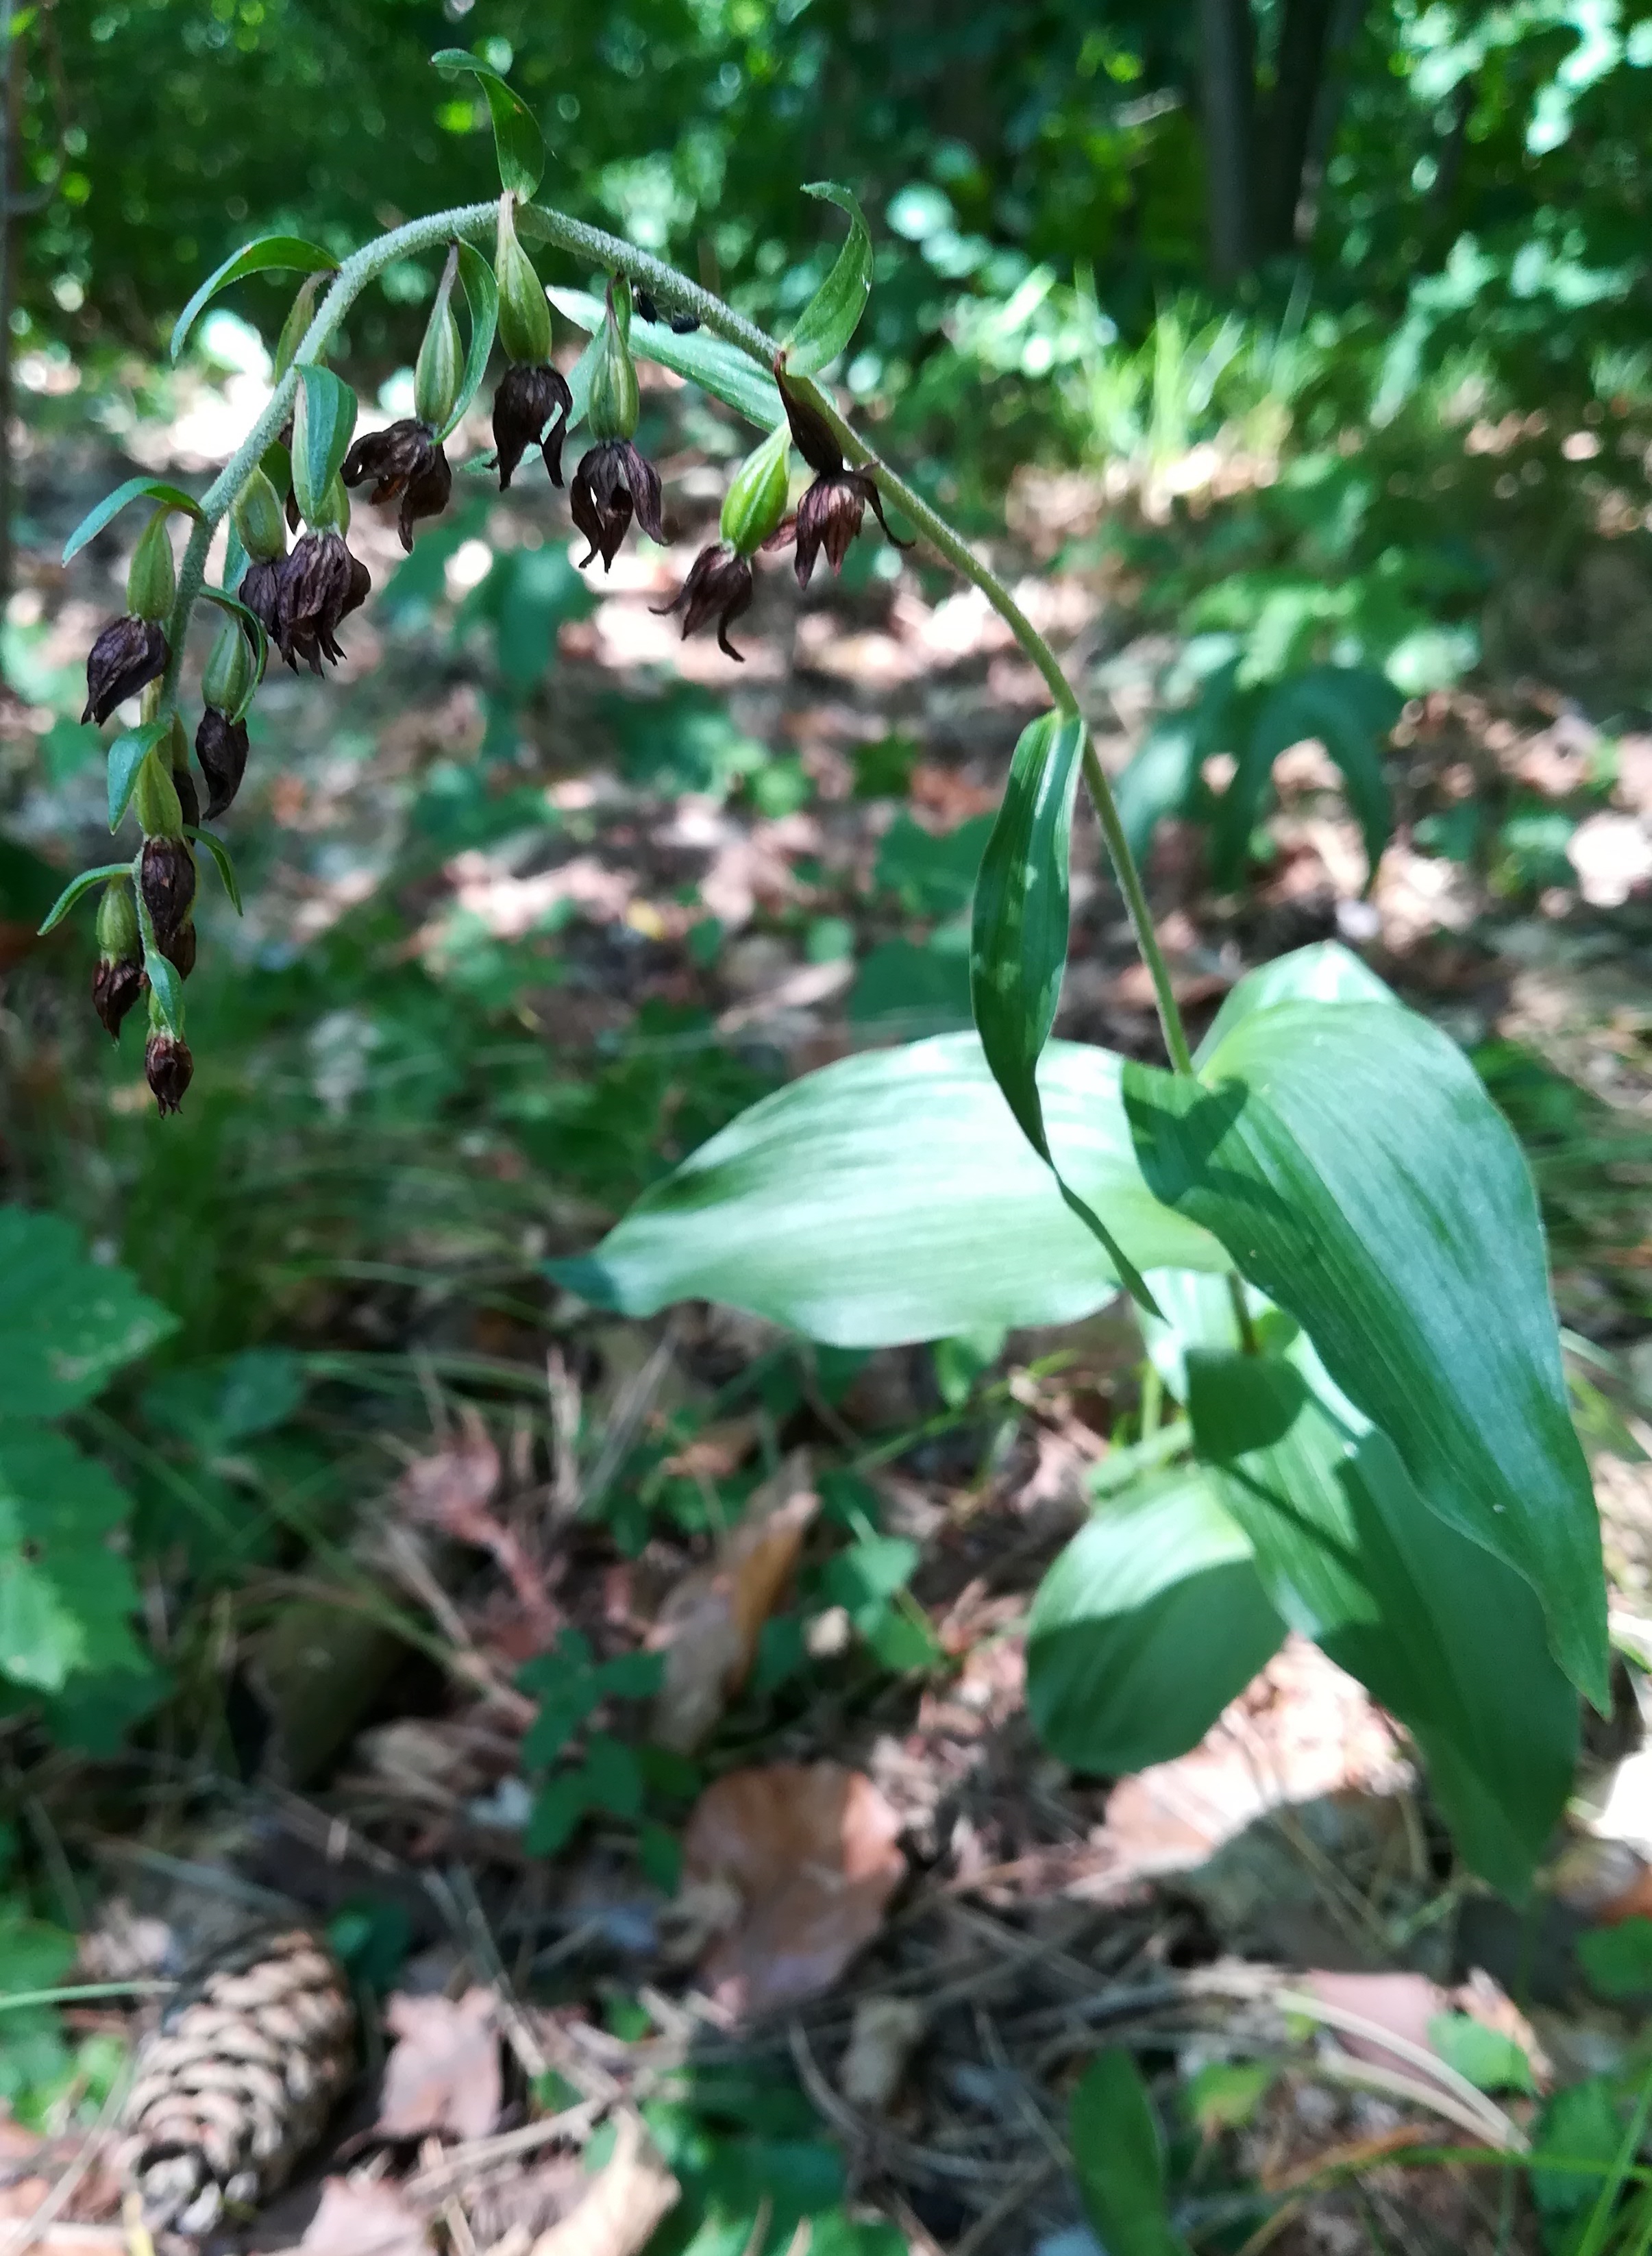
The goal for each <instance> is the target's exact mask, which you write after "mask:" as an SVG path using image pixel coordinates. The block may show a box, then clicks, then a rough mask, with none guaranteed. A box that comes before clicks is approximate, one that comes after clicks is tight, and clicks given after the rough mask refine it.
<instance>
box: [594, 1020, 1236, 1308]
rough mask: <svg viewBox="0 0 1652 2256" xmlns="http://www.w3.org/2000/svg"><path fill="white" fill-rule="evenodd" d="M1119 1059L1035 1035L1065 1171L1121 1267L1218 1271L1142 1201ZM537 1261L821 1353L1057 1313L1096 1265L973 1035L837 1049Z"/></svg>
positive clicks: (1084, 1293)
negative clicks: (590, 1233)
mask: <svg viewBox="0 0 1652 2256" xmlns="http://www.w3.org/2000/svg"><path fill="white" fill-rule="evenodd" d="M1119 1075H1120V1061H1119V1060H1118V1059H1117V1058H1116V1057H1114V1056H1113V1055H1111V1054H1109V1053H1108V1052H1107V1051H1106V1050H1100V1049H1092V1048H1089V1047H1086V1046H1085V1045H1083V1044H1080V1043H1076V1042H1052V1043H1051V1045H1050V1047H1049V1048H1048V1049H1047V1050H1046V1051H1045V1053H1044V1060H1043V1062H1042V1066H1041V1068H1040V1074H1039V1089H1040V1095H1041V1097H1042V1100H1043V1104H1044V1120H1045V1124H1046V1125H1047V1128H1048V1130H1049V1134H1050V1142H1051V1150H1052V1151H1053V1152H1054V1153H1055V1155H1056V1160H1057V1162H1058V1165H1059V1167H1060V1168H1061V1172H1062V1174H1064V1175H1065V1177H1066V1179H1067V1181H1069V1182H1071V1183H1072V1185H1073V1187H1074V1188H1075V1189H1076V1190H1077V1191H1078V1192H1079V1195H1081V1196H1082V1197H1083V1198H1085V1199H1086V1200H1087V1201H1088V1202H1089V1203H1090V1204H1091V1205H1093V1207H1094V1208H1095V1209H1096V1210H1097V1212H1098V1213H1100V1214H1102V1215H1105V1216H1106V1217H1107V1223H1108V1225H1109V1227H1110V1228H1111V1229H1112V1230H1114V1232H1115V1234H1116V1235H1117V1237H1118V1238H1119V1241H1120V1243H1121V1245H1122V1246H1123V1248H1124V1250H1125V1251H1126V1252H1127V1254H1128V1256H1129V1258H1130V1259H1131V1260H1132V1261H1133V1262H1134V1263H1135V1265H1137V1266H1138V1267H1142V1268H1145V1267H1176V1268H1186V1269H1197V1268H1210V1267H1226V1266H1227V1258H1226V1257H1225V1256H1224V1255H1223V1254H1222V1253H1221V1251H1220V1249H1219V1247H1218V1246H1217V1245H1216V1244H1215V1242H1214V1241H1213V1239H1212V1238H1211V1237H1209V1236H1208V1235H1207V1234H1206V1232H1205V1231H1204V1230H1201V1229H1199V1228H1197V1227H1195V1226H1192V1225H1190V1224H1188V1223H1185V1222H1183V1221H1181V1220H1180V1219H1178V1218H1177V1216H1174V1215H1171V1214H1170V1213H1168V1212H1167V1211H1166V1209H1164V1208H1163V1207H1162V1206H1160V1205H1158V1204H1157V1203H1156V1202H1155V1201H1154V1200H1153V1199H1152V1198H1151V1197H1150V1196H1149V1194H1148V1193H1147V1191H1146V1189H1145V1187H1144V1185H1143V1184H1142V1179H1141V1175H1140V1173H1139V1171H1138V1169H1137V1167H1136V1165H1135V1159H1134V1156H1133V1153H1132V1151H1131V1147H1130V1138H1129V1131H1128V1126H1127V1124H1126V1121H1125V1117H1124V1114H1123V1111H1122V1109H1121V1103H1120V1096H1119ZM553 1273H554V1274H555V1275H556V1276H557V1277H558V1278H559V1280H561V1282H563V1283H564V1284H566V1285H568V1286H571V1287H573V1290H574V1291H576V1292H579V1293H582V1294H585V1296H586V1297H587V1299H589V1300H593V1301H599V1302H600V1303H601V1304H602V1305H603V1306H605V1307H608V1308H616V1309H619V1310H621V1311H622V1312H623V1313H624V1314H625V1315H646V1314H650V1313H651V1312H652V1311H653V1310H654V1309H656V1308H663V1307H664V1305H665V1303H666V1302H667V1301H677V1300H683V1299H686V1298H689V1297H694V1298H704V1299H707V1300H717V1301H729V1302H732V1303H733V1305H734V1306H735V1307H736V1308H749V1309H750V1310H752V1311H753V1312H754V1313H755V1314H756V1315H765V1316H770V1317H772V1318H774V1319H775V1320H776V1321H777V1322H780V1323H784V1324H790V1325H791V1326H793V1327H794V1328H795V1329H797V1330H798V1331H801V1332H805V1333H807V1334H809V1335H810V1336H812V1338H815V1339H818V1340H823V1341H826V1343H829V1344H831V1345H833V1346H838V1347H878V1346H887V1345H890V1344H893V1343H896V1342H897V1341H902V1340H920V1339H946V1338H951V1337H953V1336H955V1335H957V1334H958V1333H960V1332H969V1331H976V1330H980V1329H985V1328H986V1327H988V1326H989V1325H995V1324H997V1325H1004V1326H1009V1325H1015V1324H1034V1323H1039V1324H1043V1323H1063V1322H1071V1321H1072V1320H1074V1319H1076V1318H1077V1317H1079V1316H1081V1315H1086V1314H1087V1313H1088V1312H1089V1311H1090V1310H1092V1309H1093V1308H1100V1306H1101V1305H1102V1304H1103V1302H1104V1301H1107V1300H1109V1299H1110V1298H1111V1297H1112V1295H1113V1292H1114V1282H1115V1280H1114V1273H1113V1271H1112V1270H1111V1268H1110V1267H1109V1265H1108V1264H1107V1258H1106V1256H1105V1255H1104V1254H1103V1252H1102V1251H1101V1248H1100V1245H1099V1244H1097V1243H1096V1241H1095V1239H1094V1237H1093V1236H1092V1235H1091V1233H1090V1232H1089V1231H1088V1230H1086V1229H1085V1227H1084V1225H1083V1224H1082V1223H1079V1222H1078V1221H1077V1220H1076V1219H1075V1218H1074V1217H1073V1216H1072V1215H1071V1214H1070V1213H1069V1212H1068V1210H1067V1209H1066V1208H1065V1205H1064V1204H1063V1202H1062V1200H1061V1195H1060V1193H1059V1192H1058V1190H1057V1188H1056V1187H1055V1183H1054V1181H1053V1180H1052V1178H1051V1173H1050V1170H1049V1169H1048V1167H1045V1166H1044V1162H1043V1161H1042V1160H1040V1159H1038V1158H1037V1154H1036V1153H1034V1152H1033V1151H1032V1150H1031V1148H1030V1146H1029V1145H1028V1143H1027V1141H1026V1139H1025V1138H1024V1137H1023V1135H1022V1133H1021V1132H1020V1130H1019V1129H1018V1128H1017V1127H1016V1124H1015V1121H1014V1119H1013V1118H1012V1117H1011V1115H1010V1112H1009V1107H1008V1106H1007V1105H1006V1104H1005V1103H1004V1101H1003V1098H1002V1096H1001V1094H1000V1093H999V1090H998V1088H997V1085H996V1083H995V1082H994V1080H993V1078H992V1075H991V1073H990V1071H989V1069H988V1065H987V1061H986V1059H985V1057H984V1056H983V1055H982V1054H981V1045H980V1043H979V1042H978V1041H977V1040H976V1039H975V1037H974V1035H973V1034H943V1035H938V1036H937V1037H936V1038H935V1039H934V1040H930V1041H924V1042H915V1043H912V1044H910V1045H908V1046H906V1047H902V1048H899V1049H889V1050H875V1051H870V1052H868V1053H866V1054H863V1055H861V1056H860V1057H851V1058H844V1059H842V1060H840V1061H839V1062H838V1063H837V1064H836V1065H830V1066H826V1067H825V1068H823V1069H822V1070H821V1071H820V1072H819V1073H814V1074H810V1075H806V1076H805V1078H804V1079H803V1080H801V1081H798V1082H793V1083H792V1085H791V1087H790V1088H789V1089H780V1090H778V1091H777V1093H776V1095H774V1096H770V1097H767V1098H765V1099H764V1100H763V1103H760V1104H756V1105H754V1106H753V1107H752V1108H751V1110H749V1111H748V1112H744V1113H742V1115H741V1116H740V1117H739V1118H738V1119H737V1120H735V1121H733V1122H731V1123H730V1124H729V1125H728V1127H727V1128H725V1129H724V1130H723V1131H722V1132H721V1134H720V1135H717V1136H714V1137H713V1138H712V1139H711V1141H710V1142H709V1143H708V1144H706V1145H704V1146H701V1148H700V1149H699V1151H698V1152H696V1153H693V1155H692V1157H691V1158H690V1159H688V1160H685V1161H684V1162H683V1164H682V1165H681V1166H680V1167H678V1169H677V1170H676V1172H675V1173H674V1174H671V1175H670V1176H668V1177H667V1179H666V1180H665V1181H664V1182H663V1183H661V1184H659V1185H657V1187H656V1188H654V1189H653V1190H651V1191H650V1192H649V1193H647V1194H646V1195H644V1196H643V1198H642V1199H641V1200H639V1201H638V1202H637V1204H636V1206H635V1207H633V1208H632V1209H631V1211H630V1213H629V1215H627V1216H626V1217H625V1219H624V1220H623V1221H622V1223H620V1224H619V1225H618V1227H617V1228H616V1229H615V1230H611V1231H610V1232H609V1234H608V1237H606V1238H604V1239H603V1241H602V1243H601V1245H599V1246H598V1247H597V1248H596V1249H595V1251H594V1252H593V1253H591V1254H590V1255H589V1256H587V1258H585V1259H583V1260H580V1261H569V1262H559V1263H558V1264H557V1265H555V1267H554V1271H553Z"/></svg>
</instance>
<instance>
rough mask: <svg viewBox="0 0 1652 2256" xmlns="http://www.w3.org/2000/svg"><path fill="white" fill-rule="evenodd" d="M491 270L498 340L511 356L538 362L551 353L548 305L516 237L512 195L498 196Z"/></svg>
mask: <svg viewBox="0 0 1652 2256" xmlns="http://www.w3.org/2000/svg"><path fill="white" fill-rule="evenodd" d="M493 271H494V277H495V279H496V281H497V282H498V285H499V342H500V343H501V344H502V345H503V347H504V349H505V352H506V354H507V356H509V357H510V359H511V360H516V361H526V362H528V363H531V364H537V363H539V362H541V361H548V360H549V359H550V357H551V308H550V307H549V305H548V304H547V303H546V302H545V287H544V285H543V284H542V283H541V282H540V279H539V278H538V275H537V274H536V273H535V272H534V271H533V261H532V260H531V258H530V257H529V256H528V254H527V252H526V251H525V250H524V249H523V247H522V245H521V243H519V242H518V241H517V220H516V211H515V207H514V204H513V201H512V199H511V198H510V196H508V195H505V196H501V197H500V199H499V232H498V235H497V237H496V241H495V245H494V260H493Z"/></svg>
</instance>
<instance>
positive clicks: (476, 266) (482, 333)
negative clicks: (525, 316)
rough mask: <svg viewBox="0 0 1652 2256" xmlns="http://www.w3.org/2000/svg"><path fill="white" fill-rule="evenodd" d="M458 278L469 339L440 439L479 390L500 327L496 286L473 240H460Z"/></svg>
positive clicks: (461, 416) (462, 415)
mask: <svg viewBox="0 0 1652 2256" xmlns="http://www.w3.org/2000/svg"><path fill="white" fill-rule="evenodd" d="M459 280H460V287H461V288H462V289H463V291H464V293H465V303H466V305H467V307H469V309H470V342H469V345H468V346H467V349H466V352H465V366H464V372H463V374H462V375H461V376H460V379H459V392H458V396H457V398H455V399H454V401H453V413H452V414H451V415H450V416H449V417H448V418H447V420H446V423H444V424H443V426H442V427H441V429H440V431H439V433H438V434H437V436H438V437H439V438H442V439H446V438H448V437H450V436H451V435H452V434H453V432H455V431H456V430H457V429H458V428H459V427H460V424H461V423H462V422H463V421H464V419H465V415H466V412H467V409H468V408H469V405H470V403H471V401H472V400H473V399H474V398H475V396H476V394H477V392H478V391H481V389H482V378H483V377H484V376H486V374H487V373H488V356H489V353H491V352H492V350H493V341H494V332H495V330H496V328H498V326H499V285H498V284H497V283H496V281H495V279H494V271H493V269H492V267H491V266H489V264H488V262H487V260H486V259H485V258H484V257H482V253H481V251H479V250H477V249H476V247H475V244H474V243H460V246H459Z"/></svg>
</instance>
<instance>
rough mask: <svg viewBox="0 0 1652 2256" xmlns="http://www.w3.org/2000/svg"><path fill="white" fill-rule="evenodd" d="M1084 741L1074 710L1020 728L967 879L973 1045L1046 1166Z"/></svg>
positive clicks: (1082, 1206) (1132, 1277)
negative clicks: (1047, 1058) (1049, 1078)
mask: <svg viewBox="0 0 1652 2256" xmlns="http://www.w3.org/2000/svg"><path fill="white" fill-rule="evenodd" d="M1084 744H1085V736H1084V723H1083V722H1082V721H1081V720H1080V719H1079V716H1078V715H1077V714H1076V713H1072V714H1066V713H1043V714H1040V715H1039V716H1038V718H1037V720H1036V721H1033V722H1030V723H1029V724H1028V726H1027V727H1026V728H1025V729H1023V730H1022V733H1021V738H1020V741H1019V743H1018V744H1016V750H1015V755H1014V758H1012V759H1011V761H1010V764H1009V780H1008V782H1007V783H1006V784H1005V786H1004V795H1003V798H1002V800H1001V801H1000V802H999V807H998V814H997V819H996V821H995V822H994V824H993V828H992V835H991V836H990V837H989V838H988V841H987V849H986V851H985V853H984V854H983V855H982V857H981V867H980V870H979V871H978V872H977V873H976V878H975V893H974V911H973V914H972V919H971V926H970V949H969V981H970V999H971V1002H972V1004H973V1005H974V1017H975V1030H976V1032H977V1033H979V1035H980V1036H981V1048H982V1049H983V1050H984V1051H985V1053H986V1056H987V1062H988V1065H989V1066H990V1067H991V1068H992V1073H993V1078H994V1080H995V1081H996V1082H997V1083H998V1086H999V1088H1000V1089H1002V1091H1003V1093H1004V1099H1005V1102H1006V1103H1008V1105H1009V1109H1010V1110H1011V1111H1012V1112H1013V1113H1014V1114H1015V1116H1016V1122H1017V1123H1018V1124H1019V1126H1020V1128H1021V1131H1022V1133H1023V1135H1024V1136H1025V1137H1026V1139H1027V1141H1028V1142H1029V1143H1030V1145H1031V1146H1032V1148H1033V1150H1034V1151H1035V1152H1037V1154H1038V1156H1039V1158H1040V1159H1041V1160H1045V1161H1047V1162H1048V1164H1049V1165H1050V1167H1051V1168H1052V1169H1054V1168H1055V1160H1054V1159H1053V1157H1052V1155H1051V1150H1050V1139H1049V1138H1048V1137H1047V1136H1046V1134H1045V1133H1044V1109H1043V1106H1042V1104H1041V1103H1040V1101H1039V1096H1038V1081H1037V1070H1038V1060H1039V1058H1040V1056H1041V1055H1042V1054H1043V1052H1044V1044H1045V1043H1046V1042H1047V1041H1048V1040H1049V1039H1050V1029H1051V1026H1054V1024H1055V1019H1056V1005H1057V1003H1058V1001H1059V999H1060V996H1061V975H1062V972H1063V970H1064V969H1065V966H1066V961H1067V922H1068V913H1067V859H1068V853H1069V850H1070V847H1071V844H1072V800H1073V794H1074V793H1075V792H1076V791H1077V789H1078V784H1079V767H1080V765H1081V764H1082V762H1083V758H1084ZM1056 1181H1057V1184H1058V1188H1059V1189H1060V1192H1061V1195H1062V1197H1063V1198H1064V1199H1065V1201H1066V1202H1067V1205H1068V1206H1069V1207H1070V1208H1071V1209H1072V1212H1073V1213H1074V1214H1075V1215H1077V1216H1078V1218H1079V1221H1080V1222H1082V1223H1084V1224H1085V1226H1086V1229H1089V1230H1093V1231H1094V1233H1095V1235H1096V1237H1097V1238H1098V1239H1099V1240H1100V1244H1101V1245H1102V1247H1103V1249H1104V1250H1105V1251H1106V1253H1107V1259H1108V1261H1109V1262H1110V1263H1111V1265H1112V1267H1113V1271H1114V1275H1115V1276H1117V1277H1118V1278H1119V1280H1120V1281H1121V1283H1122V1284H1124V1285H1125V1286H1127V1287H1128V1289H1129V1291H1130V1293H1131V1294H1133V1296H1134V1297H1135V1299H1136V1300H1137V1301H1142V1302H1143V1303H1145V1304H1146V1305H1149V1306H1150V1305H1151V1300H1150V1296H1149V1294H1148V1290H1147V1287H1146V1286H1145V1285H1143V1283H1142V1280H1141V1276H1140V1274H1139V1273H1137V1271H1136V1270H1135V1267H1134V1266H1133V1265H1132V1263H1131V1261H1130V1259H1129V1257H1128V1254H1126V1253H1125V1252H1124V1251H1123V1250H1122V1248H1121V1246H1120V1245H1119V1244H1118V1243H1117V1242H1116V1240H1115V1239H1114V1237H1113V1235H1112V1233H1111V1231H1110V1230H1108V1228H1107V1224H1106V1223H1105V1222H1103V1221H1102V1219H1101V1218H1100V1216H1099V1215H1097V1214H1096V1213H1094V1212H1093V1209H1091V1208H1090V1207H1089V1206H1088V1205H1087V1204H1086V1202H1085V1201H1084V1200H1083V1199H1082V1198H1080V1197H1079V1195H1078V1194H1077V1193H1076V1192H1075V1191H1073V1190H1072V1188H1070V1187H1069V1186H1068V1184H1067V1183H1065V1181H1063V1180H1062V1177H1061V1174H1060V1172H1059V1170H1058V1169H1056Z"/></svg>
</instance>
